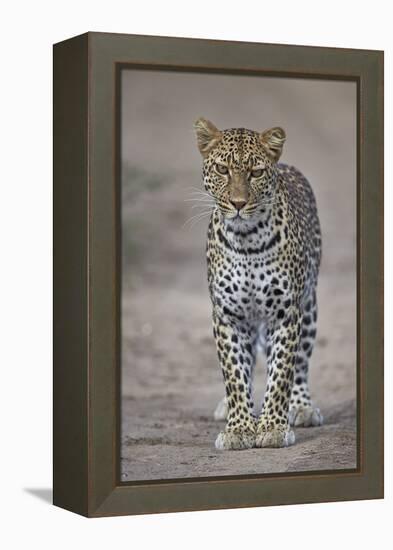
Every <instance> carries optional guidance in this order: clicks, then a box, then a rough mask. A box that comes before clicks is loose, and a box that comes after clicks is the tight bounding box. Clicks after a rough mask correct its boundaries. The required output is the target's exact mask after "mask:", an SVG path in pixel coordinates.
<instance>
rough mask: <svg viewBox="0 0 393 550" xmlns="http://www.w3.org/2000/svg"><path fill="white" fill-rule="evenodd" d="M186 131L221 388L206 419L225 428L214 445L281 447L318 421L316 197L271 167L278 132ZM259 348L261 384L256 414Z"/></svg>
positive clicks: (279, 145) (293, 172)
mask: <svg viewBox="0 0 393 550" xmlns="http://www.w3.org/2000/svg"><path fill="white" fill-rule="evenodd" d="M194 130H195V134H196V141H197V146H198V149H199V152H200V154H201V156H202V179H203V185H204V189H205V191H203V192H204V193H206V194H207V197H206V199H205V200H208V201H212V202H211V204H212V210H211V215H210V221H209V225H208V230H207V246H206V257H207V280H208V288H209V294H210V301H211V307H212V321H213V323H212V324H213V336H214V340H215V344H216V346H215V347H216V350H217V356H218V362H219V364H220V366H221V371H222V378H223V381H224V386H225V396H224V398H223V399H222V400H221V402H219V404H218V406H217V408H216V411H215V415H214V416H215V418H216V420H225V421H226V425H225V428H224V429H223V430H222V431H220V433H219V434H218V436H217V438H216V440H215V447H216V448H217V449H219V450H242V449H251V448H265V447H273V448H281V447H288V446H290V445H293V444H294V443H295V434H294V430H293V428H294V427H316V426H321V425H322V423H323V415H322V413H321V411H320V409H319V408H318V407H317V406H315V405H314V403H313V401H312V400H311V395H310V390H309V383H308V378H309V376H308V375H309V362H310V358H311V355H312V351H313V347H314V343H315V339H316V326H317V316H318V308H317V283H318V274H319V270H320V263H321V256H322V237H321V227H320V222H319V217H318V211H317V204H316V199H315V195H314V192H313V190H312V188H311V185H310V183H309V182H308V180H307V179H306V177H305V176H304V175H303V174H302V173H301V172H300V170H298V169H297V168H296V167H294V166H292V165H288V164H284V163H282V162H279V161H280V158H281V155H282V151H283V146H284V143H285V141H286V137H287V136H286V132H285V131H284V130H283V129H282V128H281V127H278V126H277V127H273V128H270V129H268V130H264V131H256V130H249V129H246V128H230V129H227V130H219V129H218V128H217V127H216V126H215V125H214V124H213V123H212V122H211V121H210V120H207V119H206V118H203V117H199V118H198V119H197V120H196V121H195V123H194ZM258 350H261V351H262V352H263V354H264V355H265V360H266V364H267V381H266V386H265V392H264V396H263V397H262V399H261V403H262V404H261V406H260V409H259V410H256V409H255V407H254V395H253V379H254V376H253V375H254V368H255V364H256V358H257V353H258Z"/></svg>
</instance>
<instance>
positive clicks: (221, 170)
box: [216, 163, 228, 176]
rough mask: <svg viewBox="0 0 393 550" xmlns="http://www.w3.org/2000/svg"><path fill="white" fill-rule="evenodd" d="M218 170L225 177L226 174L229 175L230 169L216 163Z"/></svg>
mask: <svg viewBox="0 0 393 550" xmlns="http://www.w3.org/2000/svg"><path fill="white" fill-rule="evenodd" d="M216 170H217V172H218V173H219V174H221V175H222V176H225V175H226V174H228V167H227V166H225V164H218V163H216Z"/></svg>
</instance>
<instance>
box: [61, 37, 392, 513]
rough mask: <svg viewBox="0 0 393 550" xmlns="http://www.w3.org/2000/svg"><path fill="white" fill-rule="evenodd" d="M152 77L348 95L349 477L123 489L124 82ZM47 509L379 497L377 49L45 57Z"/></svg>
mask: <svg viewBox="0 0 393 550" xmlns="http://www.w3.org/2000/svg"><path fill="white" fill-rule="evenodd" d="M130 66H133V67H137V68H145V69H149V70H157V69H159V70H164V71H165V70H170V71H180V72H181V71H185V72H192V73H220V74H231V75H251V74H252V75H255V76H258V75H261V76H276V77H288V78H291V77H296V78H302V79H324V80H345V81H352V82H355V83H356V87H357V123H358V127H357V166H356V170H357V321H358V322H357V361H358V364H357V369H358V370H357V373H358V376H357V395H358V400H359V403H358V411H357V423H358V434H359V435H358V467H357V468H356V470H351V471H346V470H341V471H335V472H330V471H329V472H308V473H304V474H303V473H301V474H298V473H282V474H277V475H276V474H271V475H270V474H269V475H261V476H249V477H247V476H246V477H245V476H242V477H241V478H239V477H236V476H233V477H232V478H222V479H220V478H212V479H205V478H201V479H178V480H152V481H149V482H146V481H135V482H133V483H129V484H125V483H122V482H121V480H120V472H119V452H120V450H119V437H120V422H119V410H120V409H119V408H120V367H119V354H120V347H119V346H120V336H119V334H120V291H119V280H120V279H119V278H120V221H119V219H120V216H119V212H120V193H119V178H120V154H119V151H120V143H119V140H120V134H119V125H120V118H119V116H120V115H119V93H120V86H119V77H120V74H121V71H122V69H123V68H124V67H130ZM53 70H54V314H53V315H54V371H53V374H54V381H53V394H54V407H53V501H54V504H55V505H57V506H60V507H62V508H65V509H67V510H70V511H72V512H75V513H78V514H82V515H84V516H88V517H102V516H114V515H127V514H147V513H161V512H176V511H191V510H210V509H220V508H237V507H253V506H266V505H269V506H272V505H283V504H295V503H312V502H334V501H344V500H360V499H375V498H383V468H384V466H383V52H381V51H370V50H351V49H342V48H322V47H309V46H288V45H275V44H259V43H241V42H225V41H214V40H195V39H186V38H168V37H153V36H137V35H122V34H109V33H108V34H107V33H95V32H93V33H90V32H89V33H86V34H84V35H81V36H78V37H75V38H71V39H69V40H65V41H64V42H60V43H58V44H56V45H55V46H54V69H53Z"/></svg>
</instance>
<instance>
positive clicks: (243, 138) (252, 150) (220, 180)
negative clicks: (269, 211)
mask: <svg viewBox="0 0 393 550" xmlns="http://www.w3.org/2000/svg"><path fill="white" fill-rule="evenodd" d="M194 127H195V130H196V134H197V140H198V147H199V150H200V152H201V154H202V157H203V181H204V185H205V189H206V191H207V192H208V193H209V194H210V195H211V196H212V197H213V198H214V200H215V202H216V205H217V207H218V209H219V211H220V212H221V214H222V216H223V218H224V219H227V220H239V221H242V220H250V219H252V218H256V217H257V215H258V213H260V212H261V211H264V209H265V208H266V206H268V205H269V204H271V203H272V201H273V200H274V194H275V190H276V180H277V167H276V165H277V161H278V159H279V158H280V155H281V152H282V147H283V144H284V141H285V132H284V130H282V129H281V128H272V129H271V130H267V131H265V132H262V133H259V132H256V131H252V130H247V129H245V128H236V129H230V130H222V131H220V130H218V129H217V128H216V127H215V126H214V125H213V124H212V123H211V122H210V121H207V120H205V119H203V118H199V119H198V120H197V121H196V123H195V125H194Z"/></svg>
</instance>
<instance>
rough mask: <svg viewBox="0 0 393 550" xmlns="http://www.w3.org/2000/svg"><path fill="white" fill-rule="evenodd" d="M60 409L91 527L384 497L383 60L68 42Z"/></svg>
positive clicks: (60, 133) (59, 272)
mask: <svg viewBox="0 0 393 550" xmlns="http://www.w3.org/2000/svg"><path fill="white" fill-rule="evenodd" d="M321 243H322V244H321ZM206 252H207V253H206ZM206 256H207V257H206ZM321 256H322V260H321ZM266 365H267V369H266V368H265V367H266ZM309 367H310V368H309ZM53 420H54V421H53V427H54V503H55V504H56V505H57V506H61V507H63V508H65V509H68V510H71V511H73V512H76V513H79V514H83V515H85V516H89V517H100V516H110V515H122V514H145V513H158V512H173V511H187V510H207V509H217V508H235V507H251V506H264V505H279V504H295V503H312V502H331V501H339V500H358V499H374V498H382V497H383V53H382V52H379V51H366V50H349V49H339V48H337V49H334V48H321V47H304V46H283V45H273V44H256V43H240V42H238V43H236V42H225V41H210V40H191V39H183V38H164V37H152V36H134V35H120V34H106V33H87V34H85V35H82V36H78V37H75V38H71V39H70V40H66V41H64V42H61V43H59V44H56V45H55V46H54V416H53Z"/></svg>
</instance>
